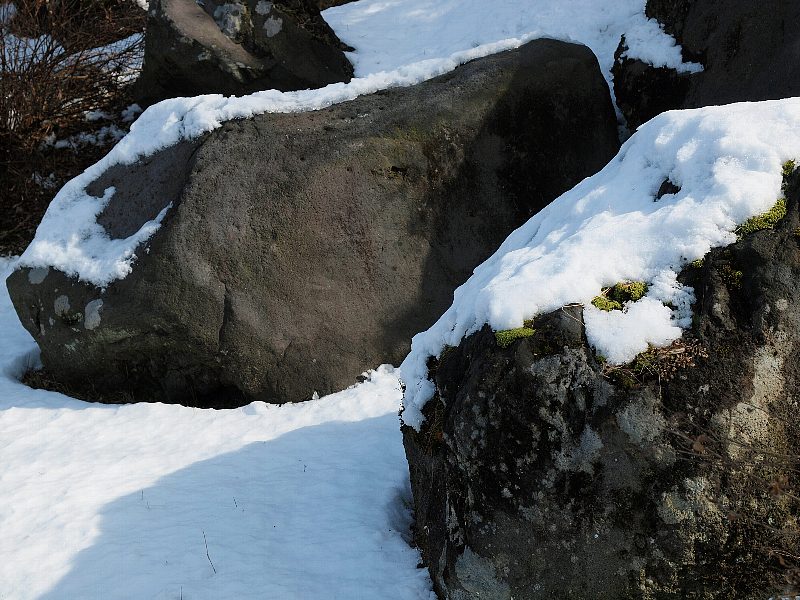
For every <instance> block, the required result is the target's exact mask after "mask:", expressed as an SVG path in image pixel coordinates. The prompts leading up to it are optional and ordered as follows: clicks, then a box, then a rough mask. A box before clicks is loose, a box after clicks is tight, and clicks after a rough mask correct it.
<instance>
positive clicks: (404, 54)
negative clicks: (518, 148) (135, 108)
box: [20, 0, 699, 287]
mask: <svg viewBox="0 0 800 600" xmlns="http://www.w3.org/2000/svg"><path fill="white" fill-rule="evenodd" d="M644 4H645V0H616V1H615V2H598V1H597V0H564V1H563V2H558V3H554V2H551V1H549V0H527V1H526V2H525V3H524V5H522V6H521V5H520V3H519V2H518V0H497V1H496V2H492V3H490V4H487V3H486V2H485V1H483V0H435V1H434V0H380V1H375V0H360V1H359V2H355V3H351V4H346V5H344V6H341V7H338V8H335V9H330V10H328V11H326V12H325V18H326V19H328V20H329V21H330V22H331V23H332V25H333V27H334V29H335V30H336V32H337V34H338V35H339V36H340V37H341V38H342V39H343V40H344V41H345V42H347V43H351V44H353V45H354V46H355V47H356V48H357V49H358V51H357V52H355V53H351V56H350V58H351V59H352V60H353V61H354V62H355V67H356V74H357V76H358V77H357V78H356V79H353V80H352V81H351V82H350V83H347V84H344V83H336V84H331V85H329V86H327V87H325V88H322V89H319V90H303V91H299V92H286V93H281V92H277V91H275V90H268V91H262V92H256V93H254V94H251V95H249V96H243V97H240V98H237V97H231V98H226V97H223V96H221V95H218V94H212V95H206V96H198V97H195V98H175V99H171V100H165V101H163V102H161V103H159V104H156V105H154V106H152V107H150V108H149V109H147V110H146V111H145V112H144V113H143V114H142V115H141V117H139V119H138V120H137V121H136V123H134V125H133V127H132V128H131V132H130V133H129V134H128V135H127V136H126V137H125V138H124V139H123V140H121V141H120V142H119V143H118V144H117V145H116V146H115V147H114V148H113V149H112V150H111V152H110V153H109V154H108V155H107V156H106V157H104V158H103V159H102V160H101V161H100V162H98V163H97V164H95V165H93V166H92V167H90V168H89V169H87V170H86V171H85V172H84V173H83V174H81V175H80V176H78V177H76V178H75V179H73V180H72V181H70V182H69V183H67V185H65V186H64V188H63V189H62V190H61V191H60V192H59V193H58V195H57V196H56V198H55V199H54V200H53V202H52V203H51V204H50V207H49V208H48V210H47V213H46V214H45V216H44V218H43V220H42V223H41V225H40V226H39V229H38V230H37V232H36V237H35V239H34V240H33V242H32V243H31V245H30V246H29V247H28V249H27V250H26V251H25V252H24V254H23V255H22V257H21V260H20V265H21V266H30V267H44V266H50V267H55V268H56V269H59V270H61V271H63V272H64V273H67V274H68V275H73V276H76V277H78V278H80V279H81V280H84V281H87V282H90V283H93V284H95V285H97V286H99V287H105V286H107V285H108V284H109V283H111V282H112V281H114V280H117V279H121V278H123V277H125V276H126V275H128V273H130V272H131V270H132V265H133V263H134V262H135V259H136V255H135V252H136V251H137V249H138V248H139V247H140V246H141V245H142V244H144V243H145V242H146V241H147V240H148V239H149V238H150V237H151V236H152V235H153V234H154V233H155V232H156V231H157V230H158V228H159V226H160V223H161V221H162V219H163V218H164V216H165V215H166V213H167V211H168V210H169V207H167V208H165V209H164V210H163V211H162V212H161V213H160V214H159V215H158V216H157V217H156V218H155V219H154V220H153V221H150V222H148V223H146V224H145V225H143V226H142V228H141V229H140V230H139V231H137V232H136V233H134V234H133V235H131V236H130V237H128V238H126V239H117V240H111V239H109V237H108V235H107V234H106V232H105V230H104V229H103V228H102V227H101V226H100V225H99V224H98V223H97V220H96V219H97V215H99V214H100V213H101V212H102V210H103V208H104V207H105V206H106V204H107V203H108V202H109V201H110V199H111V197H112V195H113V194H114V189H113V188H109V189H108V190H106V193H105V194H104V195H103V197H102V198H96V197H94V196H91V195H90V194H88V193H87V192H86V187H87V186H88V185H89V184H90V183H91V182H92V181H94V180H95V179H97V178H98V176H99V175H100V174H102V173H103V172H104V171H106V170H107V169H108V168H109V167H111V166H113V165H116V164H132V163H134V162H136V161H137V160H139V159H141V158H143V157H145V156H148V155H150V154H153V153H154V152H156V151H157V150H159V149H161V148H164V147H167V146H170V145H172V144H175V143H176V142H178V141H179V140H182V139H189V138H194V137H197V136H199V135H201V134H203V133H206V132H208V131H211V130H213V129H216V128H217V127H219V126H220V125H221V124H222V123H223V122H224V121H227V120H230V119H236V118H246V117H252V116H253V115H256V114H260V113H266V112H299V111H310V110H316V109H320V108H324V107H327V106H330V105H332V104H335V103H338V102H344V101H346V100H352V99H353V98H356V97H357V96H360V95H363V94H369V93H373V92H376V91H378V90H381V89H385V88H389V87H397V86H409V85H413V84H416V83H419V82H421V81H424V80H426V79H430V78H432V77H435V76H437V75H441V74H443V73H447V72H449V71H452V70H453V69H455V68H456V67H457V66H458V65H459V64H463V63H464V62H467V61H469V60H472V59H475V58H480V57H483V56H487V55H489V54H493V53H496V52H500V51H503V50H508V49H511V48H516V47H519V46H520V45H522V44H524V43H525V42H528V41H530V40H531V39H534V38H540V37H552V38H556V39H562V40H566V41H575V42H580V43H583V44H586V45H587V46H589V47H590V48H591V49H592V50H593V51H594V52H595V54H596V55H597V56H598V58H599V62H600V64H601V66H602V67H603V70H604V73H605V75H606V78H607V79H609V80H610V77H611V75H610V69H611V66H612V63H613V55H614V50H615V49H616V46H617V44H618V42H619V38H620V36H621V35H622V34H623V33H625V34H626V36H627V37H628V39H629V45H630V47H631V50H630V54H631V55H633V56H638V57H641V58H643V59H644V60H647V61H650V62H652V63H654V64H656V65H658V66H661V65H666V66H672V67H676V68H679V69H680V70H689V71H692V70H697V69H699V66H698V65H693V64H683V63H682V62H681V56H680V49H679V48H678V47H677V46H676V45H675V41H674V40H673V39H672V38H671V37H670V36H668V35H666V34H665V33H664V32H663V31H661V29H659V27H658V24H657V23H656V22H655V21H652V20H648V19H647V18H646V17H645V15H644Z"/></svg>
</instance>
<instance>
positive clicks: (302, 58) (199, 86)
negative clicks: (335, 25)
mask: <svg viewBox="0 0 800 600" xmlns="http://www.w3.org/2000/svg"><path fill="white" fill-rule="evenodd" d="M347 49H348V47H347V46H346V45H344V44H343V43H342V42H341V41H339V39H338V38H337V37H336V34H335V33H334V32H333V30H332V29H331V28H330V27H329V26H328V24H327V23H326V22H325V21H324V19H323V18H322V17H321V16H320V13H319V8H318V7H317V5H316V3H314V2H312V0H271V1H266V0H231V1H229V2H225V1H220V0H205V1H204V2H201V3H198V2H195V0H152V1H151V2H150V9H149V11H148V18H147V33H146V36H145V53H144V66H143V69H142V74H141V76H140V78H139V80H138V81H137V83H136V87H135V94H136V96H137V97H138V99H139V100H140V101H141V102H142V103H146V104H149V103H152V102H156V101H158V100H163V99H164V98H173V97H179V96H197V95H199V94H209V93H220V94H226V95H243V94H249V93H252V92H255V91H258V90H266V89H277V90H281V91H291V90H301V89H309V88H320V87H324V86H326V85H328V84H330V83H336V82H339V81H344V82H346V81H350V79H351V78H352V76H353V66H352V65H351V64H350V61H348V60H347V57H346V56H345V55H344V50H347Z"/></svg>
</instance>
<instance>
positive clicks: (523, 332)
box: [494, 327, 536, 348]
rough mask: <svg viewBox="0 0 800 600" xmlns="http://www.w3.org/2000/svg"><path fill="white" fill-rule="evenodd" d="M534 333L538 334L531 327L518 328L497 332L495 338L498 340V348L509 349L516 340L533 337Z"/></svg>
mask: <svg viewBox="0 0 800 600" xmlns="http://www.w3.org/2000/svg"><path fill="white" fill-rule="evenodd" d="M534 333H536V330H535V329H531V328H530V327H517V328H516V329H505V330H502V331H495V332H494V337H495V339H496V340H497V345H498V346H500V347H501V348H508V347H509V346H510V345H511V344H512V343H514V342H515V341H516V340H520V339H522V338H527V337H531V336H532V335H533V334H534Z"/></svg>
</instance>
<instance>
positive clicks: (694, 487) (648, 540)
mask: <svg viewBox="0 0 800 600" xmlns="http://www.w3.org/2000/svg"><path fill="white" fill-rule="evenodd" d="M755 176H756V177H757V175H755ZM747 177H748V176H747V175H745V176H744V177H743V179H741V180H740V184H741V185H746V180H747ZM792 180H793V183H792V184H791V185H790V186H789V188H788V189H787V194H786V203H787V205H788V214H787V215H786V216H785V217H784V218H783V219H781V220H780V221H779V222H778V224H777V226H776V227H775V229H774V230H773V229H769V228H767V229H764V230H761V231H757V232H755V233H752V234H747V235H744V236H743V238H742V239H741V241H738V242H736V243H734V244H733V245H731V246H729V247H727V248H716V249H714V250H712V251H711V252H709V253H708V254H707V255H706V256H705V259H704V261H703V263H702V265H698V264H695V265H692V266H687V267H686V269H685V270H684V272H683V273H682V274H681V277H680V280H681V282H682V283H684V284H686V285H691V286H692V287H693V288H694V289H695V292H696V294H697V302H696V305H695V313H696V314H695V319H694V324H693V325H692V326H691V328H690V329H689V331H688V332H687V334H686V335H685V337H684V338H683V339H681V340H679V341H677V342H676V343H675V344H673V345H672V346H670V347H668V348H663V349H660V350H659V349H652V348H651V349H650V350H649V351H648V352H647V353H646V354H644V355H641V356H639V357H638V359H637V361H636V362H635V363H633V364H631V365H627V366H610V365H608V364H604V363H603V362H602V361H601V360H600V359H599V357H598V356H597V355H596V354H595V352H594V351H593V349H592V347H591V344H590V341H591V339H589V340H587V334H588V333H589V330H588V328H589V325H590V323H589V321H588V319H587V316H588V314H587V310H586V309H582V308H581V307H580V306H579V305H571V306H567V307H564V308H562V309H559V310H556V311H554V312H550V313H548V314H545V315H541V316H539V317H537V318H535V319H533V320H532V322H531V323H529V327H528V329H527V330H526V331H525V332H524V335H525V336H526V337H523V334H522V333H519V334H518V339H517V340H516V341H511V342H510V343H506V342H503V341H502V340H503V339H504V338H503V337H502V336H501V337H500V338H499V340H500V341H501V343H498V337H497V335H496V333H495V332H493V331H492V330H491V329H490V328H489V327H486V326H484V327H483V328H482V329H481V330H480V331H478V332H475V333H472V334H471V335H469V336H468V337H466V338H465V339H464V340H462V341H461V342H460V343H458V344H456V347H454V348H449V349H447V350H446V351H445V352H443V353H442V354H441V356H440V357H439V358H438V359H437V360H435V361H432V362H431V366H432V379H433V380H434V382H435V390H436V395H435V396H434V398H433V400H431V401H430V402H429V403H428V404H426V405H425V407H424V409H423V413H424V416H425V417H426V420H425V422H424V423H423V425H422V428H421V429H420V431H416V430H414V429H413V428H412V427H405V428H404V440H405V444H406V453H407V456H408V460H409V466H410V472H411V480H412V487H413V492H414V499H415V508H416V512H415V515H416V526H415V529H414V531H415V533H416V541H417V544H418V545H419V547H420V548H421V549H422V552H423V557H424V560H425V564H426V565H427V566H428V568H429V570H430V572H431V576H432V578H433V581H434V587H435V589H436V591H437V592H438V594H439V597H440V598H459V599H464V600H472V599H474V600H478V599H481V598H495V599H506V600H509V599H511V598H514V599H521V600H522V599H524V600H548V599H551V598H575V599H580V600H597V599H608V600H616V599H620V598H676V599H677V598H708V599H709V600H711V599H720V600H723V599H727V598H734V597H735V598H742V599H743V600H764V599H766V598H769V597H785V596H793V595H794V594H793V593H792V594H790V593H789V592H790V591H792V590H795V592H796V588H793V587H792V585H793V584H794V585H798V584H800V581H798V579H797V573H796V570H795V569H794V565H793V563H792V562H791V561H778V560H776V559H775V558H774V557H775V556H776V555H777V556H794V555H796V553H797V552H798V549H800V539H798V535H797V518H798V515H800V500H798V498H797V496H796V495H794V492H793V488H791V486H792V485H794V484H790V483H789V481H790V479H792V478H793V477H794V475H793V473H794V470H795V469H796V456H797V440H798V439H800V422H799V421H798V419H797V398H798V396H800V378H798V373H800V355H798V353H797V351H796V349H797V347H798V344H800V328H799V327H798V324H799V323H800V288H798V286H797V281H798V280H800V241H799V240H798V234H797V232H798V226H800V173H798V172H796V173H795V175H794V176H793V177H792ZM764 224H765V223H762V225H764ZM751 228H752V227H751ZM635 306H636V305H635V304H634V305H632V306H631V307H629V309H628V312H631V311H632V310H633V307H635ZM611 312H612V313H614V314H617V315H623V313H622V312H620V311H619V310H614V311H611ZM609 314H610V313H609ZM653 320H654V321H656V322H657V321H658V319H653ZM584 325H585V326H584ZM613 333H614V335H616V336H617V337H634V336H633V335H632V334H631V332H629V331H625V330H624V329H619V330H616V331H615V332H613ZM765 524H768V526H765ZM787 584H788V587H786V586H787Z"/></svg>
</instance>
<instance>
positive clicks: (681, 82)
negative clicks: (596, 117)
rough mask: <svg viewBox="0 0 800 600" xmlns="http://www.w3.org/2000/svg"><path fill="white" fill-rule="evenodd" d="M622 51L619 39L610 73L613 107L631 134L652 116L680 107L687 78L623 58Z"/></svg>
mask: <svg viewBox="0 0 800 600" xmlns="http://www.w3.org/2000/svg"><path fill="white" fill-rule="evenodd" d="M626 49H627V46H626V45H625V39H624V37H623V40H622V42H620V46H619V47H618V48H617V52H616V54H615V61H614V66H613V67H612V68H611V73H612V75H613V76H614V94H615V95H616V98H617V106H619V109H620V111H621V112H622V114H623V115H625V120H626V121H627V124H628V128H629V129H630V130H631V131H633V130H635V129H636V128H637V127H639V125H641V124H642V123H646V122H647V121H649V120H650V119H652V118H653V117H655V116H656V115H659V114H661V113H662V112H665V111H667V110H672V109H674V108H678V107H680V106H681V104H682V103H683V101H684V100H685V98H686V93H687V92H688V90H689V75H688V74H686V73H678V72H677V71H676V70H675V69H668V68H666V67H658V68H655V67H653V66H652V65H648V64H647V63H645V62H643V61H641V60H638V59H636V60H634V59H630V58H628V57H624V56H622V54H623V53H624V51H625V50H626Z"/></svg>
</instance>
